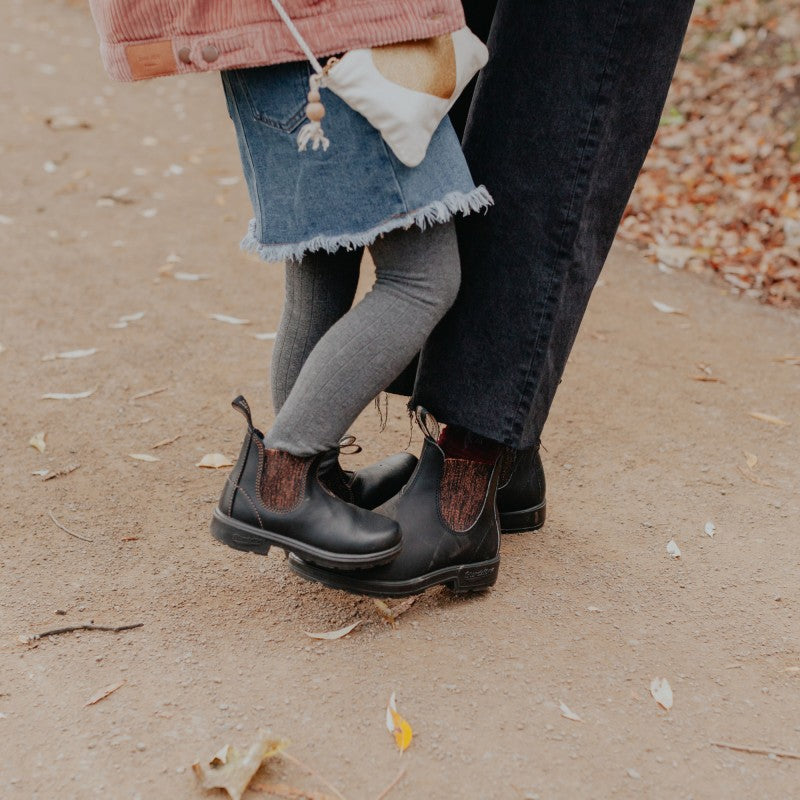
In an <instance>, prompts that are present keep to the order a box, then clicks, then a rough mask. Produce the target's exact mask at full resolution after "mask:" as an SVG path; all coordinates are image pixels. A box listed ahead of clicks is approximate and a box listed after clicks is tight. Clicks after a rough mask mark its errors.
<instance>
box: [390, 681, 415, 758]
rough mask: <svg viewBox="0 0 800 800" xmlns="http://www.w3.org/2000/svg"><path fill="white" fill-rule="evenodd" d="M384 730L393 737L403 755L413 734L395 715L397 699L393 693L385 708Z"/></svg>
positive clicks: (396, 714)
mask: <svg viewBox="0 0 800 800" xmlns="http://www.w3.org/2000/svg"><path fill="white" fill-rule="evenodd" d="M386 728H387V729H388V731H389V733H391V734H392V736H394V740H395V742H396V743H397V746H398V748H400V752H401V753H405V751H406V750H408V746H409V745H410V744H411V740H412V739H413V738H414V733H413V731H412V730H411V726H410V725H409V724H408V722H406V720H405V719H403V717H401V716H400V714H398V713H397V699H396V697H395V693H394V692H392V696H391V697H390V698H389V705H388V706H386Z"/></svg>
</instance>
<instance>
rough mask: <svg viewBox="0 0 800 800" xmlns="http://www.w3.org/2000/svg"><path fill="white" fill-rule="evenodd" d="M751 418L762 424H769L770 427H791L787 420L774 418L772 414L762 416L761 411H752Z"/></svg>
mask: <svg viewBox="0 0 800 800" xmlns="http://www.w3.org/2000/svg"><path fill="white" fill-rule="evenodd" d="M750 416H751V417H752V418H753V419H758V420H761V422H768V423H769V424H770V425H791V424H792V423H791V422H787V421H786V420H785V419H781V418H780V417H773V416H772V414H762V413H761V412H760V411H751V412H750Z"/></svg>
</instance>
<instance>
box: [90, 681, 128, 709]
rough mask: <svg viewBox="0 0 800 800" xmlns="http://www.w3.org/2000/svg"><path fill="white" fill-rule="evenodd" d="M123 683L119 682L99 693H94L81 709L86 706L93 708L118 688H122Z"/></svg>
mask: <svg viewBox="0 0 800 800" xmlns="http://www.w3.org/2000/svg"><path fill="white" fill-rule="evenodd" d="M124 685H125V681H120V682H119V683H112V684H111V685H110V686H106V687H105V689H100V691H98V692H95V694H93V695H92V696H91V697H90V698H89V699H88V700H87V701H86V702H85V703H84V704H83V707H84V708H86V707H87V706H93V705H94V704H95V703H99V702H100V701H101V700H105V699H106V697H108V696H109V695H110V694H112V693H113V692H116V691H117V689H119V687H120V686H124Z"/></svg>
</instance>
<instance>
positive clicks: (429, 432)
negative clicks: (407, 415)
mask: <svg viewBox="0 0 800 800" xmlns="http://www.w3.org/2000/svg"><path fill="white" fill-rule="evenodd" d="M414 415H415V416H416V418H417V425H419V427H420V428H421V429H422V432H423V433H424V434H425V435H426V436H427V437H428V438H429V439H433V441H434V442H438V441H439V433H440V432H441V429H440V427H439V423H438V422H437V421H436V419H435V418H434V416H433V414H431V413H430V411H428V410H426V409H424V408H423V407H422V406H417V408H416V410H415V411H414Z"/></svg>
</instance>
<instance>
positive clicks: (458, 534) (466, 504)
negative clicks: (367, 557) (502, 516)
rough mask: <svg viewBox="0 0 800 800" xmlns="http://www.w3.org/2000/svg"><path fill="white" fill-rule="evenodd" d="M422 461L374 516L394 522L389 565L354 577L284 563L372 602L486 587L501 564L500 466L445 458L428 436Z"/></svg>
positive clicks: (300, 562) (292, 560)
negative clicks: (396, 542) (433, 590)
mask: <svg viewBox="0 0 800 800" xmlns="http://www.w3.org/2000/svg"><path fill="white" fill-rule="evenodd" d="M419 418H420V425H421V427H422V428H423V431H424V432H425V434H426V435H425V441H424V443H423V446H422V455H421V456H420V460H419V464H418V465H417V468H416V470H415V471H414V474H413V475H412V477H411V480H410V481H409V482H408V483H407V484H406V486H405V487H404V488H403V490H402V491H401V492H400V493H399V494H398V495H396V496H395V497H394V498H392V499H391V500H390V501H389V502H388V503H385V504H384V505H382V506H380V507H379V508H378V509H377V510H378V511H379V512H380V513H381V514H384V515H386V516H387V517H390V518H391V519H393V520H395V521H397V522H398V523H399V525H400V527H401V529H402V531H403V550H402V552H401V553H400V555H399V556H398V557H397V558H396V559H394V561H392V562H391V563H390V564H387V565H385V566H383V567H377V568H375V569H371V570H366V571H364V572H359V573H358V574H353V573H344V572H341V571H338V570H336V569H323V568H320V567H319V566H316V565H314V564H311V563H309V562H308V559H303V558H302V557H299V558H298V557H296V556H295V555H294V554H292V555H290V557H289V565H290V567H291V569H292V570H293V571H294V572H296V573H297V574H298V575H300V576H301V577H303V578H306V579H308V580H312V581H318V582H320V583H322V584H324V585H326V586H330V587H332V588H334V589H344V590H345V591H348V592H354V593H356V594H366V595H372V596H377V597H405V596H407V595H412V594H417V593H418V592H421V591H423V590H424V589H428V588H430V587H431V586H436V585H438V584H445V585H447V586H448V587H450V588H451V589H453V590H454V591H456V592H467V591H479V590H483V589H488V588H489V587H490V586H492V585H493V584H494V582H495V581H496V580H497V574H498V569H499V565H500V527H499V520H498V517H497V510H496V506H495V494H496V492H497V482H498V474H499V473H498V464H497V460H495V461H493V462H492V463H484V462H480V461H471V460H466V459H457V458H446V457H445V454H444V451H443V450H442V449H441V448H440V447H439V445H438V444H437V443H436V440H435V438H434V437H433V436H431V435H430V433H429V431H428V420H429V418H428V417H427V415H425V414H424V412H420V414H419Z"/></svg>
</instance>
